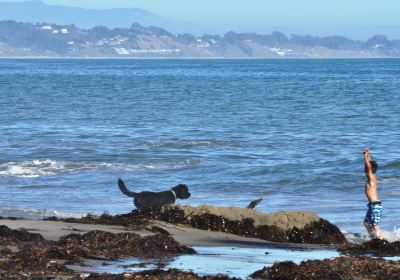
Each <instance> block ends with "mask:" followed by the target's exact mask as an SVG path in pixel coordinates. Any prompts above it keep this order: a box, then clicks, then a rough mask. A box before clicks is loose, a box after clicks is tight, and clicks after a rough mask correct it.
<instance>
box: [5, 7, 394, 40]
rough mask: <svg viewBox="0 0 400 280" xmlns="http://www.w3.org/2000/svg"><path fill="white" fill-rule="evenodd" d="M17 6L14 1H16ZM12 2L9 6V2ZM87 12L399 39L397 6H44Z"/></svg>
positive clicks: (219, 28) (211, 26)
mask: <svg viewBox="0 0 400 280" xmlns="http://www.w3.org/2000/svg"><path fill="white" fill-rule="evenodd" d="M15 1H16V0H15ZM8 2H12V0H8ZM43 2H45V3H47V4H58V5H68V6H78V7H86V8H98V9H104V8H116V7H139V8H143V9H146V10H149V11H151V12H153V13H156V14H158V15H160V16H163V17H165V18H169V19H175V20H179V21H187V22H191V23H194V24H196V25H198V26H201V27H205V28H206V29H208V30H209V31H210V32H219V33H223V32H226V31H229V30H235V31H254V32H271V31H273V30H280V31H283V32H285V33H289V34H290V33H298V34H312V35H337V34H338V35H345V36H348V37H351V38H356V39H357V38H360V39H365V38H366V37H368V36H371V35H373V34H386V35H388V36H389V37H391V38H399V39H400V0H275V1H271V0H246V1H245V0H112V1H110V0H43Z"/></svg>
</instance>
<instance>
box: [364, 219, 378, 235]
mask: <svg viewBox="0 0 400 280" xmlns="http://www.w3.org/2000/svg"><path fill="white" fill-rule="evenodd" d="M364 226H365V228H366V229H367V231H368V235H369V237H371V238H375V232H374V229H373V228H372V227H371V225H370V224H368V223H367V222H364Z"/></svg>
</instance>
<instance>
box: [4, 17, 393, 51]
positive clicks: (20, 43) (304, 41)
mask: <svg viewBox="0 0 400 280" xmlns="http://www.w3.org/2000/svg"><path fill="white" fill-rule="evenodd" d="M0 57H121V58H122V57H124V58H125V57H126V58H140V57H146V58H147V57H172V58H191V57H193V58H341V57H343V58H346V57H400V40H389V39H388V38H386V37H385V36H382V35H377V36H374V37H372V38H370V39H369V40H367V41H354V40H350V39H347V38H345V37H341V36H333V37H322V38H321V37H314V36H299V35H292V36H290V37H288V36H286V35H285V34H283V33H280V32H273V33H272V34H269V35H259V34H255V33H235V32H228V33H226V34H225V35H224V36H219V35H203V36H198V37H196V36H193V35H191V34H173V33H170V32H168V31H167V30H165V29H162V28H159V27H143V26H142V25H139V24H137V23H136V24H133V25H132V26H131V27H130V28H115V29H109V28H107V27H94V28H91V29H80V28H78V27H76V26H75V25H59V24H49V23H42V24H31V23H18V22H15V21H0Z"/></svg>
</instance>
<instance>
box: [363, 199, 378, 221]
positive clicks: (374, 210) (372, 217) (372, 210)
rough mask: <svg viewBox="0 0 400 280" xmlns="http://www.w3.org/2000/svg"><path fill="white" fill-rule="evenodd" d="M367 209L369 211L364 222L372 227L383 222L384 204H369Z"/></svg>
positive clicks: (376, 202) (375, 202)
mask: <svg viewBox="0 0 400 280" xmlns="http://www.w3.org/2000/svg"><path fill="white" fill-rule="evenodd" d="M367 207H368V210H367V214H366V215H365V220H364V221H365V222H367V223H368V224H369V225H370V226H376V225H378V224H379V222H380V220H381V214H382V203H381V202H380V201H374V202H370V203H368V205H367Z"/></svg>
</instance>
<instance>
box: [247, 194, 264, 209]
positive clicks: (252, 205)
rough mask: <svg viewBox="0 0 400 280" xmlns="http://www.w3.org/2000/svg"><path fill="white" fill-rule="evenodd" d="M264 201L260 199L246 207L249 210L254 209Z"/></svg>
mask: <svg viewBox="0 0 400 280" xmlns="http://www.w3.org/2000/svg"><path fill="white" fill-rule="evenodd" d="M261 201H262V198H261V197H260V198H258V199H256V200H253V201H252V202H250V203H249V205H247V206H246V208H247V209H254V208H255V207H256V206H257V205H258V204H259V203H260V202H261Z"/></svg>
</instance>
